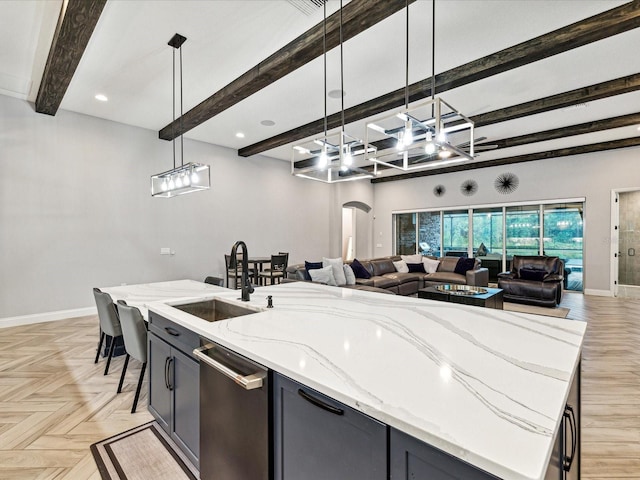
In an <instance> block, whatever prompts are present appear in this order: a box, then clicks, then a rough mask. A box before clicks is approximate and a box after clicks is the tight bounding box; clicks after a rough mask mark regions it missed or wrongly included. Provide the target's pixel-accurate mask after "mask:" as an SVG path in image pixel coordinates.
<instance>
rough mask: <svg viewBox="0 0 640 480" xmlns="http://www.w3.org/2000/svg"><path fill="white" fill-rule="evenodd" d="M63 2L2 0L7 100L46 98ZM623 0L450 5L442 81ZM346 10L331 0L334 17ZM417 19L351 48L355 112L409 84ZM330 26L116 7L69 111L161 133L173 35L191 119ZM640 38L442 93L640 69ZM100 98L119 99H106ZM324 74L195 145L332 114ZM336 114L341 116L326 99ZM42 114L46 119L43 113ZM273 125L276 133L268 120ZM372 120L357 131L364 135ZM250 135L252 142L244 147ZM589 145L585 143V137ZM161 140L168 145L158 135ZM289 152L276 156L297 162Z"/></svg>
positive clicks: (427, 46)
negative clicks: (47, 68)
mask: <svg viewBox="0 0 640 480" xmlns="http://www.w3.org/2000/svg"><path fill="white" fill-rule="evenodd" d="M61 3H62V1H61V0H46V1H44V0H39V1H33V0H17V1H14V0H4V1H2V2H1V3H0V11H1V12H2V15H1V16H0V42H2V44H3V45H5V46H10V48H4V49H3V50H2V51H1V52H0V93H1V94H5V95H11V96H14V97H17V98H22V99H26V100H28V101H30V102H33V101H35V97H36V95H37V91H38V86H39V82H40V78H41V76H42V71H43V68H44V64H45V62H46V59H47V55H48V51H49V48H50V44H51V39H52V37H53V33H54V30H55V26H56V22H57V19H58V15H59V10H60V6H61ZM623 3H625V1H622V0H580V1H576V0H511V1H506V0H483V1H479V0H439V1H438V2H437V3H436V44H435V57H436V59H435V60H436V61H435V63H436V73H437V72H440V71H444V70H448V69H450V68H453V67H456V66H459V65H461V64H464V63H466V62H469V61H471V60H475V59H478V58H480V57H483V56H485V55H488V54H491V53H494V52H496V51H498V50H501V49H503V48H506V47H509V46H512V45H515V44H517V43H520V42H523V41H526V40H529V39H531V38H533V37H535V36H538V35H541V34H544V33H547V32H549V31H552V30H555V29H557V28H560V27H562V26H565V25H568V24H571V23H573V22H576V21H578V20H581V19H583V18H586V17H589V16H591V15H595V14H597V13H600V12H602V11H605V10H609V9H611V8H614V7H616V6H619V5H621V4H623ZM338 8H339V2H338V1H337V0H330V1H329V4H328V12H329V13H332V12H334V11H336V10H337V9H338ZM405 18H406V17H405V12H404V11H401V12H399V13H397V14H395V15H393V16H392V17H389V18H387V19H386V20H384V21H382V22H380V23H379V24H377V25H375V26H374V27H372V28H370V29H368V30H366V31H365V32H363V33H362V34H360V35H358V36H356V37H355V38H353V39H351V40H349V41H347V42H346V43H345V44H344V65H345V68H344V89H345V91H346V96H345V97H344V103H345V108H349V107H351V106H354V105H357V104H359V103H362V102H364V101H366V100H370V99H371V98H374V97H377V96H379V95H382V94H384V93H388V92H390V91H392V90H395V89H398V88H401V87H403V86H404V83H405V41H406V37H405V35H406V33H405ZM321 21H322V9H321V8H320V9H318V10H317V11H316V12H315V13H314V14H312V15H310V16H307V15H305V14H303V13H302V12H301V11H300V10H298V9H297V8H295V7H294V6H292V5H291V4H290V3H289V2H287V1H285V0H210V1H202V0H198V1H187V0H182V1H167V0H160V1H153V0H109V1H108V2H107V4H106V6H105V8H104V11H103V13H102V16H101V17H100V20H99V22H98V24H97V27H96V29H95V31H94V34H93V36H92V38H91V41H90V42H89V45H88V47H87V50H86V51H85V54H84V56H83V58H82V60H81V62H80V65H79V66H78V69H77V71H76V73H75V75H74V77H73V80H72V81H71V84H70V85H69V89H68V90H67V93H66V95H65V97H64V99H63V101H62V104H61V106H60V108H61V109H64V110H70V111H74V112H78V113H82V114H86V115H92V116H96V117H100V118H105V119H108V120H113V121H116V122H121V123H125V124H130V125H135V126H139V127H143V128H148V129H151V130H155V131H158V130H160V129H161V128H162V127H164V126H166V125H167V124H168V123H170V122H171V120H172V110H171V95H172V84H171V68H172V67H171V64H172V60H171V59H172V52H173V49H172V48H171V47H169V46H168V45H167V42H168V41H169V39H170V38H171V37H172V36H173V34H174V33H176V32H177V33H180V34H182V35H184V36H186V37H187V42H186V43H185V44H184V46H183V48H182V51H183V74H184V111H185V112H186V111H187V110H189V109H190V108H191V107H193V106H195V105H196V104H198V103H200V102H201V101H202V100H204V99H206V98H207V97H209V96H210V95H211V94H213V93H214V92H216V91H218V90H219V89H221V88H222V87H224V86H225V85H227V84H228V83H230V82H231V81H232V80H234V79H235V78H237V77H238V76H240V75H241V74H243V73H244V72H246V71H247V70H249V69H250V68H251V67H253V66H254V65H256V64H257V63H259V62H260V61H261V60H263V59H265V58H266V57H268V56H269V55H270V54H272V53H274V52H275V51H276V50H278V49H279V48H281V47H282V46H284V45H285V44H286V43H288V42H290V41H291V40H293V39H295V38H296V37H297V36H298V35H300V34H302V33H303V32H305V31H306V30H308V29H309V28H310V27H312V26H313V25H315V24H317V23H319V22H321ZM409 40H410V49H409V82H415V81H417V80H420V79H423V78H427V77H429V76H430V75H431V1H428V0H418V1H417V2H416V3H415V4H412V5H411V7H410V28H409ZM638 45H640V29H636V30H632V31H630V32H627V33H624V34H621V35H617V36H615V37H611V38H609V39H606V40H603V41H600V42H597V43H594V44H590V45H587V46H584V47H580V48H577V49H574V50H571V51H569V52H566V53H563V54H560V55H556V56H553V57H550V58H548V59H545V60H542V61H539V62H535V63H533V64H529V65H526V66H524V67H520V68H517V69H514V70H511V71H509V72H506V73H503V74H499V75H495V76H493V77H490V78H487V79H484V80H481V81H478V82H475V83H473V84H470V85H466V86H463V87H460V88H457V89H454V90H450V91H448V92H444V93H443V94H442V97H443V98H444V99H445V100H446V101H447V102H448V103H450V104H452V105H453V106H455V107H456V108H458V109H459V110H460V111H462V112H463V113H465V114H466V115H475V114H479V113H484V112H488V111H492V110H496V109H499V108H502V107H507V106H510V105H515V104H519V103H522V102H526V101H529V100H534V99H537V98H541V97H545V96H548V95H553V94H556V93H560V92H564V91H568V90H573V89H575V88H579V87H581V86H587V85H591V84H594V83H598V82H603V81H606V80H611V79H614V78H618V77H622V76H625V75H630V74H634V73H638V72H640V55H638V53H637V46H638ZM338 50H339V49H337V48H336V49H334V50H332V51H331V52H329V53H328V55H327V63H328V68H327V69H328V71H327V77H328V90H329V91H330V90H333V89H337V88H340V68H339V63H340V58H339V51H338ZM98 93H102V94H105V95H107V96H108V97H109V101H108V102H106V103H105V102H99V101H97V100H95V99H94V96H95V95H96V94H98ZM323 97H324V91H323V66H322V58H318V59H316V60H314V61H312V62H311V63H309V64H307V65H305V66H304V67H302V68H300V69H298V70H297V71H295V72H293V73H291V74H289V75H288V76H286V77H284V78H283V79H281V80H279V81H278V82H276V83H274V84H272V85H270V86H268V87H266V88H264V89H263V90H261V91H260V92H258V93H256V94H254V95H252V96H250V97H248V98H246V99H244V100H243V101H241V102H240V103H239V104H237V105H235V106H233V107H231V108H230V109H228V110H226V111H225V112H223V113H221V114H219V115H218V116H216V117H214V118H213V119H211V120H209V121H207V122H206V123H204V124H202V125H200V126H198V127H196V128H194V129H193V130H191V131H189V132H188V133H187V134H186V135H185V136H186V137H187V138H194V139H198V140H201V141H204V142H209V143H214V144H218V145H223V146H226V147H231V148H234V149H238V148H241V147H244V146H247V145H250V144H253V143H255V142H258V141H260V140H263V139H265V138H268V137H271V136H273V135H276V134H278V133H281V132H284V131H287V130H290V129H292V128H295V127H297V126H300V125H302V124H305V123H308V122H311V121H313V120H317V119H319V118H322V116H323V113H324V112H323V108H324V107H323ZM638 106H640V93H630V94H626V95H622V96H618V97H613V98H610V99H605V100H599V101H595V102H591V103H589V104H587V105H586V106H584V107H582V108H569V109H561V110H556V111H553V112H549V113H544V114H539V115H534V116H530V117H527V118H522V119H518V120H513V121H510V122H504V123H499V124H496V125H492V126H487V127H481V128H477V129H476V136H484V137H488V139H489V140H491V139H501V138H507V137H512V136H516V135H521V134H524V133H532V132H537V131H541V130H546V129H550V128H558V127H562V126H567V125H572V124H576V123H582V122H586V121H589V120H596V119H601V118H608V117H614V116H618V115H622V114H626V113H635V112H638V111H639V109H638ZM328 110H329V112H328V113H334V112H337V111H339V110H340V100H339V99H337V100H336V99H332V98H329V99H328ZM34 115H35V113H34ZM262 120H272V121H274V122H275V126H271V127H267V126H263V125H261V124H260V122H261V121H262ZM364 128H365V127H364V122H359V123H356V124H353V125H352V126H350V127H348V130H349V132H350V133H352V134H354V135H356V136H360V137H364ZM236 132H243V133H244V134H245V138H243V139H239V138H236V136H235V134H236ZM638 134H640V132H639V131H638V130H637V128H636V127H635V126H633V127H627V128H624V129H616V130H611V131H605V132H600V133H597V134H591V135H585V136H577V137H572V138H568V139H561V140H554V141H552V142H547V143H548V145H542V144H536V145H525V146H521V147H517V148H512V149H502V150H500V151H498V152H485V153H483V154H481V155H480V156H479V157H478V160H488V159H491V158H500V157H505V156H509V155H515V154H521V153H530V152H534V151H541V150H547V149H551V148H561V147H565V146H571V145H581V144H585V143H595V142H597V141H602V140H610V139H617V138H626V137H631V136H634V135H638ZM584 137H587V138H584ZM159 141H160V140H159ZM290 151H291V147H290V146H287V147H280V148H276V149H273V150H271V151H269V152H266V154H267V155H270V156H273V157H276V158H282V159H285V160H289V158H290Z"/></svg>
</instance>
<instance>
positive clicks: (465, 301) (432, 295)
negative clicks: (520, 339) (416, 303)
mask: <svg viewBox="0 0 640 480" xmlns="http://www.w3.org/2000/svg"><path fill="white" fill-rule="evenodd" d="M418 297H419V298H425V299H427V300H438V301H440V302H451V303H459V304H462V305H472V306H475V307H485V308H495V309H498V310H502V305H503V293H502V290H501V289H500V288H488V287H474V286H471V285H456V284H444V285H435V286H432V287H426V288H422V289H420V290H418Z"/></svg>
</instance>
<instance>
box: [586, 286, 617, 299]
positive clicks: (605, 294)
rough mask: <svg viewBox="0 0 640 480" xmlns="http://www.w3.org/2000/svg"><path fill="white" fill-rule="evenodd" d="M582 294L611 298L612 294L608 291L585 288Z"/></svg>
mask: <svg viewBox="0 0 640 480" xmlns="http://www.w3.org/2000/svg"><path fill="white" fill-rule="evenodd" d="M584 294H585V295H594V296H597V297H613V292H612V291H610V290H595V289H593V288H585V290H584Z"/></svg>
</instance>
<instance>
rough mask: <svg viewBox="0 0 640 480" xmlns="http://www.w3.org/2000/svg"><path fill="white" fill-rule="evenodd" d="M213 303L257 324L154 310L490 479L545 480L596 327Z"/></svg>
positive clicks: (442, 306)
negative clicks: (586, 341) (238, 308)
mask: <svg viewBox="0 0 640 480" xmlns="http://www.w3.org/2000/svg"><path fill="white" fill-rule="evenodd" d="M211 293H212V295H213V296H215V297H216V298H219V299H221V300H225V301H227V302H230V303H237V304H242V305H243V306H245V307H250V308H253V309H255V310H256V314H251V315H245V316H240V317H236V318H233V319H230V320H223V321H219V322H214V323H209V322H206V321H204V320H202V319H200V318H198V317H195V316H193V315H190V314H188V313H185V312H183V311H180V310H178V309H176V308H173V307H172V306H171V305H168V304H163V303H152V304H149V310H150V311H151V312H155V313H157V314H159V315H161V316H162V317H164V318H166V319H169V320H170V321H173V322H175V323H176V324H178V325H180V326H182V327H185V328H187V329H188V330H190V331H192V332H195V333H197V334H198V335H200V336H202V337H204V338H206V339H210V340H212V341H214V342H216V343H218V344H220V345H222V346H224V347H227V348H228V349H230V350H232V351H234V352H236V353H239V354H241V355H243V356H245V357H247V358H249V359H251V360H253V361H255V362H257V363H259V364H261V365H264V366H265V367H267V368H269V369H271V370H273V371H275V372H278V373H279V374H281V375H284V376H286V377H288V378H289V379H292V380H294V381H296V382H298V383H300V384H302V385H304V386H307V387H309V388H311V389H313V390H315V391H317V392H320V393H322V394H324V395H326V396H328V397H330V398H331V399H334V400H336V401H338V402H341V403H342V404H344V405H346V406H348V407H351V408H353V409H355V410H357V411H359V412H362V413H364V414H366V415H368V416H370V417H372V418H373V419H375V420H377V421H379V422H382V423H383V424H385V425H388V426H390V427H391V428H392V429H393V430H394V431H398V432H401V433H403V434H406V435H408V436H410V437H411V438H415V439H417V440H419V441H421V442H424V443H426V444H428V445H430V446H432V447H435V448H436V449H439V450H441V451H442V452H446V453H447V454H449V455H451V456H452V457H454V458H456V459H459V460H461V461H462V462H465V463H466V464H469V465H471V466H473V467H475V468H477V469H479V470H481V471H483V472H487V473H488V474H490V475H493V476H495V477H499V478H508V479H543V478H545V472H547V466H548V464H549V461H550V458H551V456H552V451H553V450H554V448H555V445H556V440H557V438H556V437H557V434H558V432H559V430H560V425H561V422H562V420H563V415H564V412H565V404H566V401H567V398H568V396H569V393H570V389H571V386H572V384H573V382H574V379H575V378H577V376H578V375H579V370H578V368H579V362H580V351H581V347H582V341H583V337H584V333H585V329H586V324H585V323H583V322H579V321H572V320H565V319H557V318H551V317H542V316H537V315H528V314H521V313H514V312H506V311H500V310H493V309H483V308H477V307H468V306H464V305H456V304H450V303H443V302H436V301H430V300H423V299H418V298H407V297H400V296H392V295H380V294H377V293H372V292H362V291H356V290H350V289H341V288H336V287H327V286H322V285H316V284H311V283H306V282H299V283H288V284H282V285H277V286H272V287H263V288H257V289H256V291H255V293H254V294H253V295H252V297H251V301H250V302H248V303H247V302H244V303H243V302H240V301H239V300H238V297H239V292H238V291H230V290H225V289H222V288H221V289H219V292H213V291H212V292H211ZM268 295H271V296H272V298H273V305H274V308H272V309H267V308H266V305H267V300H266V297H267V296H268ZM490 475H488V476H487V478H491V477H490ZM477 478H480V477H477Z"/></svg>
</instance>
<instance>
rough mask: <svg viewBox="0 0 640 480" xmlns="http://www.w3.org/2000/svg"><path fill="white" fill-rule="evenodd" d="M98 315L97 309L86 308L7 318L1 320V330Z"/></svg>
mask: <svg viewBox="0 0 640 480" xmlns="http://www.w3.org/2000/svg"><path fill="white" fill-rule="evenodd" d="M97 314H98V310H97V309H96V307H86V308H74V309H72V310H58V311H57V312H44V313H34V314H32V315H21V316H18V317H5V318H0V328H5V327H19V326H21V325H30V324H32V323H42V322H55V321H56V320H64V319H65V318H76V317H86V316H88V315H97Z"/></svg>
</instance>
